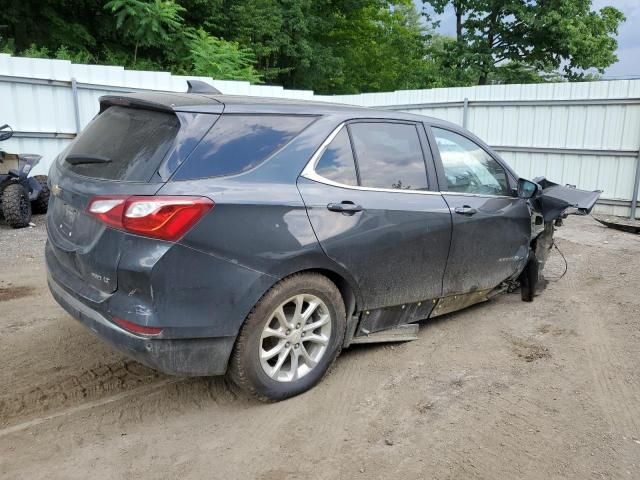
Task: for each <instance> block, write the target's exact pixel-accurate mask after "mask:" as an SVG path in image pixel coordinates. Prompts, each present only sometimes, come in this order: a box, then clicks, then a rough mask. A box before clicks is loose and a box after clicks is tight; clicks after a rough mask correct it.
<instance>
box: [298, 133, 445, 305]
mask: <svg viewBox="0 0 640 480" xmlns="http://www.w3.org/2000/svg"><path fill="white" fill-rule="evenodd" d="M426 152H428V147H427V138H426V135H425V131H424V128H423V126H422V125H421V124H415V123H411V122H390V121H373V120H371V121H356V122H351V123H347V124H345V125H343V126H341V127H339V128H338V129H337V130H336V131H334V133H333V134H332V135H331V136H330V137H329V139H327V141H326V142H325V144H324V145H323V146H322V147H321V148H320V150H319V151H318V152H317V153H316V155H315V156H314V158H313V159H312V161H311V162H310V163H309V165H307V168H306V169H305V171H304V172H303V174H302V176H301V177H300V179H299V181H298V187H299V190H300V192H301V194H302V197H303V199H304V202H305V204H306V206H307V211H308V214H309V218H310V220H311V224H312V225H313V228H314V231H315V233H316V236H317V238H318V240H319V241H320V244H321V245H322V248H323V249H324V251H325V252H326V254H327V255H328V256H329V257H330V258H332V259H333V260H334V261H336V262H337V263H339V264H340V265H342V266H343V267H344V268H346V269H347V270H348V271H349V272H350V273H351V274H352V275H353V277H354V278H355V280H356V281H357V282H358V285H359V288H360V291H361V294H362V296H363V298H364V303H365V304H364V305H361V307H362V308H363V309H375V308H380V307H386V306H393V305H400V304H404V303H411V302H418V301H421V300H425V299H431V298H435V297H439V296H440V294H441V290H442V276H443V273H444V268H445V262H446V258H447V252H448V249H449V241H450V231H451V218H450V217H451V216H450V213H449V209H448V207H447V205H446V203H445V202H444V200H443V198H442V196H441V195H440V194H439V193H438V192H437V191H435V190H434V189H433V188H434V187H435V186H436V182H435V171H434V169H433V163H432V159H431V157H430V156H428V157H425V153H426ZM425 160H426V161H427V163H426V165H425ZM426 166H428V167H429V172H430V174H431V175H430V177H429V178H428V176H427V168H426ZM429 180H430V181H431V182H432V183H431V187H430V184H429Z"/></svg>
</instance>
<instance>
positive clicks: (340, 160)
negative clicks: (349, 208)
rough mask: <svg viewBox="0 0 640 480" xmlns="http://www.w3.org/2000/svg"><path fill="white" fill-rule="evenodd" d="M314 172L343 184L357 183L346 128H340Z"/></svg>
mask: <svg viewBox="0 0 640 480" xmlns="http://www.w3.org/2000/svg"><path fill="white" fill-rule="evenodd" d="M315 170H316V173H317V174H318V175H320V176H322V177H324V178H327V179H329V180H333V181H334V182H338V183H342V184H344V185H358V177H357V175H356V165H355V161H354V159H353V151H352V150H351V142H350V141H349V134H348V133H347V129H346V128H342V129H341V130H340V132H338V134H337V135H336V136H335V137H334V139H333V140H332V141H331V143H330V144H329V145H328V146H327V148H326V150H325V151H324V153H323V154H322V157H320V160H319V161H318V164H317V165H316V168H315Z"/></svg>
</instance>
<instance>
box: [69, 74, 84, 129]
mask: <svg viewBox="0 0 640 480" xmlns="http://www.w3.org/2000/svg"><path fill="white" fill-rule="evenodd" d="M71 95H72V96H73V113H74V115H75V119H76V134H78V133H80V130H82V126H81V125H80V105H79V104H78V82H76V78H75V77H72V78H71Z"/></svg>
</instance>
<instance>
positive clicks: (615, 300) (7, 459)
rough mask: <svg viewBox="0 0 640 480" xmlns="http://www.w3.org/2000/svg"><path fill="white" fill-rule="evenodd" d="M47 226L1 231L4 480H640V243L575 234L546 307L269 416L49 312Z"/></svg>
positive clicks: (442, 325)
mask: <svg viewBox="0 0 640 480" xmlns="http://www.w3.org/2000/svg"><path fill="white" fill-rule="evenodd" d="M35 223H36V224H37V226H36V227H35V228H30V229H24V230H20V231H13V230H9V229H8V228H6V227H5V226H4V224H0V251H1V252H3V264H2V267H1V269H0V359H2V360H1V364H0V365H1V367H2V368H0V478H7V479H20V478H25V479H38V478H56V479H57V478H64V479H85V478H89V477H91V478H92V479H96V480H98V479H116V478H127V479H128V478H150V479H151V478H153V479H173V478H181V479H201V478H208V479H213V478H221V479H254V478H255V479H263V480H269V479H272V480H275V479H336V478H345V479H347V478H349V479H351V478H354V479H358V478H363V479H377V478H384V479H388V478H402V479H414V478H416V479H417V478H434V479H462V478H485V479H501V478H504V479H507V478H508V479H513V478H525V479H534V478H535V479H538V478H544V479H548V478H575V479H610V478H624V479H626V478H629V479H632V478H633V479H640V295H639V293H640V236H637V235H636V236H634V235H633V234H627V233H622V232H617V231H613V230H608V229H606V228H605V227H603V226H601V225H600V224H598V223H596V222H595V221H594V220H593V219H591V218H575V217H574V218H570V219H569V220H567V221H566V225H565V226H564V227H562V228H560V229H559V231H558V232H557V243H558V245H559V247H560V249H561V250H562V251H563V253H564V254H565V256H566V257H567V260H568V263H569V270H568V273H567V274H566V276H564V278H562V279H560V280H559V281H556V282H553V283H551V284H550V285H549V287H548V288H547V290H545V291H544V292H543V293H542V295H541V296H539V297H538V298H536V300H535V301H534V302H533V303H530V304H528V303H523V302H521V301H520V298H519V295H518V294H508V295H502V296H499V297H498V298H496V299H494V300H493V301H491V302H488V303H486V304H483V305H478V306H475V307H472V308H470V309H467V310H466V311H463V312H459V313H456V314H452V315H448V316H446V317H443V318H441V319H438V320H433V321H428V322H424V323H423V324H422V326H421V329H420V333H419V339H418V340H417V341H414V342H410V343H406V344H399V345H386V346H381V345H369V346H361V347H357V348H356V347H354V348H351V349H349V350H347V351H346V352H344V354H343V355H342V356H341V357H340V359H339V360H338V361H337V362H336V364H335V367H334V368H333V370H332V371H331V372H330V374H329V375H328V376H327V378H325V379H324V381H323V382H322V383H321V384H320V385H319V386H318V387H316V388H315V389H314V390H312V391H310V392H308V393H306V394H304V395H301V396H299V397H297V398H294V399H291V400H288V401H285V402H281V403H276V404H262V403H259V402H256V401H253V400H250V399H247V398H244V397H238V396H236V395H234V394H233V393H231V392H230V391H229V390H228V389H227V388H226V387H225V385H224V383H223V381H222V380H221V379H218V378H214V379H181V378H173V377H167V376H164V375H161V374H158V373H155V372H153V371H152V370H149V369H147V368H145V367H143V366H141V365H139V364H137V363H136V362H134V361H131V360H128V359H126V358H124V357H122V356H121V355H120V354H118V353H115V352H114V351H112V350H111V349H110V348H109V347H108V346H107V345H105V344H103V343H101V342H100V341H99V340H98V339H96V338H95V337H94V336H93V335H92V334H91V333H89V332H88V331H87V330H85V329H84V328H83V327H82V326H81V325H80V324H78V323H77V322H75V321H74V320H73V319H71V318H70V317H69V316H68V315H67V314H66V313H65V312H64V311H63V310H62V309H61V308H60V307H58V306H57V305H56V304H55V302H54V301H53V299H52V298H51V296H50V295H49V292H48V290H47V287H46V280H45V270H44V267H43V259H42V250H43V243H44V238H45V231H44V226H43V223H44V219H43V218H42V217H36V219H35ZM561 271H562V262H561V258H560V257H559V255H557V254H554V256H553V257H552V259H551V261H550V264H549V268H548V269H547V272H548V273H547V274H548V275H549V276H551V277H557V276H558V275H559V273H561Z"/></svg>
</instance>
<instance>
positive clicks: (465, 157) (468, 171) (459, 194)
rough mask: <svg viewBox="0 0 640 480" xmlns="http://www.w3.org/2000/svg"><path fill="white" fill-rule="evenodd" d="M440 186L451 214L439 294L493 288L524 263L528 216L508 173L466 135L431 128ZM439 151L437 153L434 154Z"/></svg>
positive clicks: (528, 237) (529, 236)
mask: <svg viewBox="0 0 640 480" xmlns="http://www.w3.org/2000/svg"><path fill="white" fill-rule="evenodd" d="M431 131H432V135H433V139H434V140H435V141H434V142H433V143H435V145H436V148H437V152H435V154H436V166H437V168H438V171H439V182H440V188H441V190H442V194H443V197H444V199H445V200H446V202H447V204H448V206H449V209H450V211H451V216H452V220H453V229H452V239H451V251H450V252H449V260H448V262H447V268H446V271H445V275H444V281H443V292H442V295H443V296H448V295H455V294H461V293H469V292H474V291H481V290H486V289H491V288H494V287H496V286H498V285H499V284H500V283H501V282H503V281H504V280H506V279H508V278H510V277H512V276H514V275H515V274H517V273H518V272H519V271H520V270H521V269H522V268H523V267H524V265H525V264H526V262H527V257H528V253H529V242H530V238H531V218H530V215H529V210H528V208H527V205H526V201H525V200H523V199H520V198H518V197H517V196H516V195H515V193H514V192H513V189H512V185H511V183H510V179H509V174H508V173H507V171H506V170H505V169H504V167H502V165H500V163H499V162H498V161H497V160H495V159H494V158H493V157H492V156H491V155H490V154H489V153H488V152H487V151H486V150H484V149H483V148H482V147H481V146H480V145H478V144H477V143H475V142H474V141H472V140H471V139H469V138H468V137H466V136H464V135H462V134H460V133H457V132H454V131H452V130H447V129H444V128H435V127H432V129H431ZM438 157H439V158H438Z"/></svg>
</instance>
